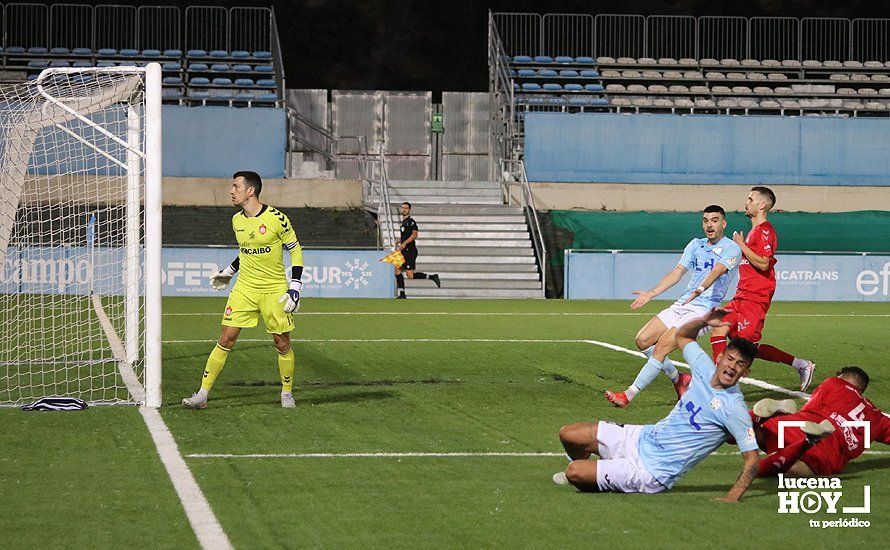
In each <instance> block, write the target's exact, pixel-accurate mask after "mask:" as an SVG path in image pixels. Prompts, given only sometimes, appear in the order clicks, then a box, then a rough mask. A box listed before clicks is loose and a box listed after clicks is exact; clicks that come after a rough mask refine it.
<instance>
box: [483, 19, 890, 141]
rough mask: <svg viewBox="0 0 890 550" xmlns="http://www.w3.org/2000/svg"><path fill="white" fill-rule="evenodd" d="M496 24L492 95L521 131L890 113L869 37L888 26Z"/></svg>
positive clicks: (887, 61)
mask: <svg viewBox="0 0 890 550" xmlns="http://www.w3.org/2000/svg"><path fill="white" fill-rule="evenodd" d="M739 25H741V26H742V27H743V29H741V30H743V31H745V32H743V33H739V32H738V31H739ZM490 26H491V33H490V35H491V36H492V39H491V41H490V44H489V50H490V51H489V59H490V61H491V64H492V65H493V66H492V68H491V71H490V72H491V75H492V78H491V89H492V91H496V93H498V94H499V95H503V96H504V97H506V98H508V99H507V101H509V102H510V104H511V106H512V109H513V111H515V113H516V117H517V121H518V122H519V123H520V124H521V122H522V118H523V115H524V113H525V112H529V111H542V110H543V111H567V112H579V111H605V110H609V111H617V112H624V111H629V112H671V113H718V114H743V115H744V114H777V115H807V114H815V115H820V114H830V115H843V116H856V117H863V116H882V117H886V116H888V114H890V46H888V44H887V43H886V41H881V40H879V39H876V38H874V37H875V36H879V35H876V34H873V31H875V30H880V31H882V32H884V33H886V32H887V31H890V20H878V19H869V20H855V21H849V20H845V19H844V20H839V19H824V20H823V19H818V18H806V19H803V20H797V19H794V18H762V17H761V18H751V19H744V18H720V17H702V18H699V19H698V20H696V19H695V18H692V17H686V16H676V17H675V16H650V17H648V18H644V17H642V16H633V15H626V16H625V15H597V16H596V17H593V16H589V15H567V14H548V15H544V16H540V15H537V14H493V15H492V19H491V24H490ZM748 30H751V31H752V32H747V31H748ZM755 30H756V31H757V32H753V31H755ZM644 37H645V40H644ZM789 44H790V45H789ZM814 45H815V46H814ZM647 49H648V50H649V51H646V50H647ZM761 52H762V53H763V54H764V55H758V53H761ZM647 53H648V54H649V55H646V54H647Z"/></svg>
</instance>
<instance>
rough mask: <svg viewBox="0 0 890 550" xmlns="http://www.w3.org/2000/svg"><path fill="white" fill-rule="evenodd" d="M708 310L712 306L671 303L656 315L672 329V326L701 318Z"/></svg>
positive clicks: (679, 325)
mask: <svg viewBox="0 0 890 550" xmlns="http://www.w3.org/2000/svg"><path fill="white" fill-rule="evenodd" d="M708 311H710V308H706V307H701V306H694V305H692V304H686V305H685V306H681V305H677V304H671V306H670V307H666V308H664V309H663V310H661V311H659V312H658V315H656V317H658V318H659V319H661V322H662V323H664V326H666V327H667V328H668V330H670V329H672V328H678V327H682V326H683V325H685V324H686V323H688V322H689V321H692V320H693V319H701V318H702V317H704V316H705V314H706V313H707V312H708Z"/></svg>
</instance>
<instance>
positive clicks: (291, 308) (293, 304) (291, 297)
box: [278, 279, 303, 313]
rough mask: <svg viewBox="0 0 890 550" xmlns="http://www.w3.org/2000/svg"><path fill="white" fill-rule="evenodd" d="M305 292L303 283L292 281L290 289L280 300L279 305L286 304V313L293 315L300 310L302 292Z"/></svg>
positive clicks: (297, 280)
mask: <svg viewBox="0 0 890 550" xmlns="http://www.w3.org/2000/svg"><path fill="white" fill-rule="evenodd" d="M302 290H303V281H300V280H299V279H296V280H291V282H290V288H289V289H288V291H287V292H285V293H284V294H282V295H281V298H279V299H278V303H279V304H284V312H285V313H293V312H295V311H299V310H300V291H302Z"/></svg>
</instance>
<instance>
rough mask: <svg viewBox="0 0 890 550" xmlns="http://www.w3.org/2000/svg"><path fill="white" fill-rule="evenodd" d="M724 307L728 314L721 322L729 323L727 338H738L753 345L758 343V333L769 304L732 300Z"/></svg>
mask: <svg viewBox="0 0 890 550" xmlns="http://www.w3.org/2000/svg"><path fill="white" fill-rule="evenodd" d="M725 307H726V309H727V310H729V314H728V315H727V316H725V317H724V318H723V321H725V322H727V323H730V326H729V337H730V338H735V337H737V336H740V337H742V338H744V339H745V340H749V341H751V342H754V343H755V344H756V343H758V342H760V333H761V332H762V331H763V323H764V322H765V321H766V312H767V311H769V302H767V303H765V304H763V303H758V302H751V301H748V300H736V299H733V300H732V301H731V302H729V303H728V304H726V306H725Z"/></svg>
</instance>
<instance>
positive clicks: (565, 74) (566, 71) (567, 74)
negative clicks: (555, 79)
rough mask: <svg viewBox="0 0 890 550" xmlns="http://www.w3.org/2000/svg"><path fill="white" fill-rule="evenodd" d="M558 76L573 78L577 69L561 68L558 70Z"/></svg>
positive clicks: (576, 73)
mask: <svg viewBox="0 0 890 550" xmlns="http://www.w3.org/2000/svg"><path fill="white" fill-rule="evenodd" d="M559 76H561V77H563V78H575V77H576V76H578V71H576V70H574V69H563V70H561V71H559Z"/></svg>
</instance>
